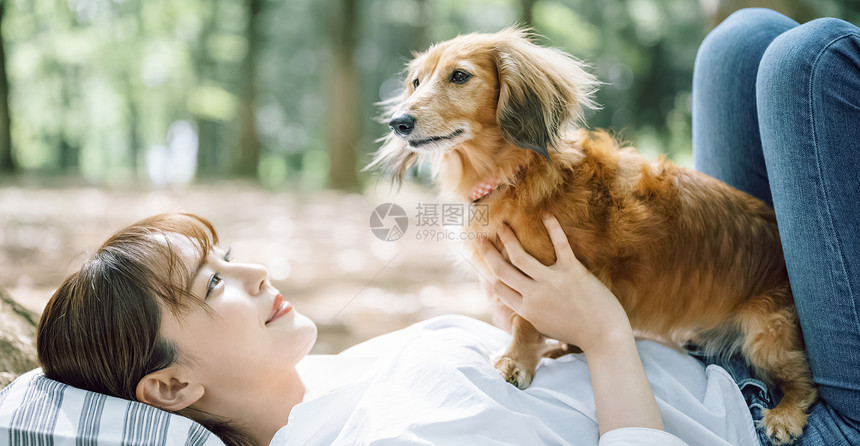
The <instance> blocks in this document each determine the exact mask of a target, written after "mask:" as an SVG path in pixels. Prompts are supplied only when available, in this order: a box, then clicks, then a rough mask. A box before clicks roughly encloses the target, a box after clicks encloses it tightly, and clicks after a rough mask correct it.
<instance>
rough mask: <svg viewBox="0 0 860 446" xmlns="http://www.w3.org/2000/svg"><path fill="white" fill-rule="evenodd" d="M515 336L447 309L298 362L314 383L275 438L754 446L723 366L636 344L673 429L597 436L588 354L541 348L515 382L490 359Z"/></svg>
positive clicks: (287, 441) (283, 441)
mask: <svg viewBox="0 0 860 446" xmlns="http://www.w3.org/2000/svg"><path fill="white" fill-rule="evenodd" d="M509 342H510V335H508V334H507V333H505V332H504V331H502V330H499V329H498V328H496V327H493V326H491V325H489V324H485V323H483V322H480V321H477V320H475V319H471V318H467V317H464V316H443V317H438V318H434V319H430V320H427V321H425V322H421V323H418V324H415V325H413V326H410V327H408V328H406V329H403V330H399V331H396V332H393V333H389V334H386V335H383V336H380V337H377V338H374V339H371V340H369V341H367V342H364V343H362V344H359V345H357V346H355V347H352V348H350V349H348V350H346V351H344V352H342V353H340V354H338V355H311V356H308V357H307V358H306V359H304V360H303V361H302V362H301V363H300V364H299V374H300V375H301V377H302V380H303V381H304V382H305V385H306V387H307V389H308V392H307V395H306V397H305V400H304V401H303V402H302V403H301V404H299V405H297V406H295V407H294V408H293V410H292V412H291V414H290V418H289V422H288V424H287V425H286V426H284V427H283V428H282V429H280V430H279V431H278V432H277V434H276V435H275V438H274V439H273V440H272V444H273V445H371V444H373V445H385V444H391V445H457V444H468V445H470V446H478V445H502V444H508V445H539V444H548V445H550V444H551V445H574V444H576V445H581V444H593V445H598V444H599V445H600V446H610V445H631V444H635V445H655V446H656V445H661V446H672V445H683V444H685V442H686V443H687V444H691V445H700V444H701V445H738V446H744V445H751V446H752V445H758V440H757V438H756V435H755V429H754V428H753V423H752V418H751V416H750V413H749V410H748V408H747V406H746V404H745V403H744V400H743V397H742V396H741V393H740V391H739V390H738V388H737V386H736V385H735V383H734V381H733V380H732V378H731V377H730V376H729V375H728V373H726V372H725V370H723V369H722V368H720V367H717V366H710V367H708V368H707V369H705V368H703V367H702V365H701V364H700V363H699V362H697V361H696V360H694V359H692V358H690V357H688V356H687V355H684V354H683V353H679V352H677V351H675V350H672V349H670V348H668V347H665V346H663V345H660V344H658V343H654V342H651V341H639V342H637V346H638V348H639V354H640V356H641V357H642V362H643V364H644V366H645V372H646V374H647V375H648V379H649V381H650V383H651V387H652V389H653V390H654V395H655V397H656V399H657V404H658V406H659V408H660V413H661V416H662V418H663V424H664V426H665V429H666V432H663V431H657V430H652V429H643V428H624V429H616V430H613V431H610V432H608V433H606V434H605V435H603V436H602V437H600V436H599V432H598V427H597V419H596V416H595V411H594V396H593V394H592V389H591V384H590V379H589V372H588V365H587V364H586V362H585V357H584V356H583V355H581V354H580V355H566V356H563V357H561V358H558V359H549V358H544V359H542V360H541V363H540V365H539V366H538V369H537V373H536V374H535V378H534V381H533V382H532V385H531V386H530V387H529V388H528V389H525V390H519V389H517V388H516V387H514V386H512V385H511V384H508V383H507V382H505V381H504V380H503V379H502V378H501V377H500V376H499V374H498V372H496V370H495V369H494V368H493V367H492V366H491V365H490V361H491V359H492V358H494V357H495V356H498V355H499V354H500V353H501V352H503V351H504V349H505V348H506V347H507V345H508V343H509Z"/></svg>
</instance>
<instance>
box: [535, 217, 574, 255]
mask: <svg viewBox="0 0 860 446" xmlns="http://www.w3.org/2000/svg"><path fill="white" fill-rule="evenodd" d="M543 225H544V226H546V230H547V232H548V233H549V238H550V240H552V246H554V247H555V258H556V262H558V263H574V264H577V265H581V263H579V261H578V260H577V259H576V256H575V255H574V254H573V249H572V248H571V247H570V242H568V241H567V234H565V233H564V229H562V228H561V223H559V222H558V220H557V219H556V218H555V216H553V215H552V214H549V213H545V214H543Z"/></svg>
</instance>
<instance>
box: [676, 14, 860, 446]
mask: <svg viewBox="0 0 860 446" xmlns="http://www.w3.org/2000/svg"><path fill="white" fill-rule="evenodd" d="M693 162H694V164H695V166H696V169H698V170H699V171H701V172H704V173H706V174H708V175H711V176H714V177H716V178H719V179H720V180H722V181H724V182H726V183H728V184H729V185H731V186H734V187H736V188H738V189H741V190H743V191H746V192H748V193H750V194H752V195H754V196H756V197H758V198H760V199H762V200H763V201H765V202H766V203H768V204H769V205H771V206H773V208H774V211H775V212H776V219H777V224H778V226H779V232H780V237H781V239H782V247H783V251H784V253H785V261H786V266H787V267H788V275H789V280H790V282H791V289H792V292H793V294H794V299H795V302H796V304H797V312H798V315H799V317H800V325H801V328H802V329H803V339H804V341H805V342H806V347H807V350H808V352H809V359H810V364H811V367H812V374H813V379H814V381H815V384H816V386H817V387H818V391H819V393H820V395H821V399H820V400H819V401H818V402H817V403H816V404H815V405H814V406H812V408H811V409H810V415H809V424H808V426H807V427H806V430H804V433H803V436H802V437H801V438H800V440H799V441H798V443H797V444H802V445H828V446H832V445H842V444H846V445H847V444H855V445H860V204H858V203H860V29H858V28H857V27H856V26H854V25H852V24H850V23H847V22H844V21H842V20H838V19H831V18H826V19H817V20H813V21H810V22H808V23H805V24H803V25H798V24H797V22H795V21H793V20H791V19H789V18H787V17H785V16H783V15H780V14H778V13H776V12H773V11H770V10H766V9H745V10H742V11H738V12H736V13H734V14H732V15H731V16H730V17H729V18H728V19H726V20H725V21H724V22H723V23H722V24H721V25H719V26H718V27H717V28H715V29H714V30H713V31H712V32H711V34H709V35H708V37H707V38H706V39H705V41H704V42H703V43H702V46H701V47H700V48H699V53H698V55H697V56H696V65H695V70H694V75H693ZM724 365H725V366H726V368H727V370H729V371H730V372H732V373H734V375H735V377H736V380H737V381H738V384H739V386H741V390H742V392H743V393H744V395H745V397H747V399H748V402H749V403H750V406H751V411H752V413H753V416H754V417H755V416H760V409H761V408H762V407H773V405H774V404H775V402H777V401H778V395H773V394H772V392H770V391H764V392H759V390H761V389H762V387H761V386H762V384H761V382H758V381H756V380H755V379H754V378H752V374H751V373H749V370H745V369H747V367H745V366H744V365H743V361H742V360H739V359H738V360H736V361H735V362H732V363H725V364H724ZM750 380H752V381H750ZM750 383H753V384H755V386H757V387H756V388H749V385H751V384H750ZM745 387H746V391H745ZM764 388H765V389H766V387H764ZM762 393H764V394H766V395H764V396H763V397H756V398H751V395H752V394H756V395H762ZM757 406H758V407H757ZM757 409H758V410H757ZM757 413H758V414H759V415H757ZM756 421H757V420H756ZM760 437H761V438H762V439H764V440H765V441H763V443H764V444H768V443H767V442H766V441H767V440H766V438H765V437H763V436H761V435H760Z"/></svg>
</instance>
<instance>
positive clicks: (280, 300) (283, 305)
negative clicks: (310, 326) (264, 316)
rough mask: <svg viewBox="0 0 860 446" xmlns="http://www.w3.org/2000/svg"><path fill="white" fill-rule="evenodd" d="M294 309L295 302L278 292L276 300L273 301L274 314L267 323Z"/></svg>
mask: <svg viewBox="0 0 860 446" xmlns="http://www.w3.org/2000/svg"><path fill="white" fill-rule="evenodd" d="M292 309H293V304H291V303H289V302H288V301H285V300H284V296H281V295H280V294H278V295H277V296H275V300H274V302H272V315H271V316H270V317H269V320H267V321H266V324H268V323H269V322H272V321H274V320H275V319H277V318H279V317H281V316H283V315H285V314H287V313H289V312H290V310H292Z"/></svg>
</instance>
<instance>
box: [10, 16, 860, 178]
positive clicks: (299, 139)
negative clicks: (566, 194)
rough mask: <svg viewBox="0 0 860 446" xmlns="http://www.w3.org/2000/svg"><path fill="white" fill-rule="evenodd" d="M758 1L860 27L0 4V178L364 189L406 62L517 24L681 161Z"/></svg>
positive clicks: (626, 121) (631, 136)
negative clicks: (460, 38)
mask: <svg viewBox="0 0 860 446" xmlns="http://www.w3.org/2000/svg"><path fill="white" fill-rule="evenodd" d="M749 6H764V7H770V8H773V9H776V10H779V11H781V12H783V13H785V14H787V15H789V16H791V17H792V18H794V19H796V20H798V21H800V22H804V21H807V20H809V19H812V18H815V17H819V16H836V17H840V18H843V19H846V20H848V21H852V22H854V23H857V22H858V19H860V7H858V2H857V1H856V0H851V1H847V0H845V1H839V0H820V1H817V0H769V1H759V2H754V1H750V0H699V1H694V0H688V1H681V0H678V1H669V0H666V1H659V0H602V1H599V2H597V1H592V0H289V1H285V0H281V1H275V0H242V1H236V0H181V1H177V0H146V1H144V0H3V1H2V3H0V172H6V173H7V174H8V173H9V172H15V171H17V172H18V173H17V175H24V176H31V175H40V176H50V175H70V176H78V175H79V176H81V177H83V178H84V179H85V181H87V182H90V183H94V184H100V185H120V184H132V185H134V184H142V185H147V184H153V185H156V186H165V185H169V184H174V183H184V182H188V181H192V180H193V179H194V178H198V179H204V180H205V179H207V178H209V179H217V178H226V177H231V176H238V177H248V178H252V179H255V180H258V181H260V182H261V183H262V184H263V185H265V186H267V187H272V188H285V187H290V188H309V189H313V188H319V187H334V188H339V189H345V190H356V189H358V188H360V186H361V183H362V182H363V181H365V180H366V179H367V177H366V175H367V174H360V173H359V169H360V168H361V167H362V166H363V165H364V164H365V163H366V162H367V160H368V159H369V154H370V153H371V152H373V151H374V150H375V148H376V146H377V144H376V143H375V142H374V141H375V139H376V138H378V137H380V136H382V135H384V134H385V132H386V131H387V128H386V127H385V126H384V125H382V124H379V123H377V122H376V121H374V119H373V117H374V116H376V115H377V114H378V109H377V108H376V107H375V105H374V104H375V103H376V102H378V101H380V100H381V99H384V98H386V97H388V96H390V95H392V94H394V92H396V91H397V89H398V88H399V87H400V85H401V81H400V78H399V74H400V73H401V71H402V68H403V66H404V63H405V62H406V61H407V60H408V59H409V58H410V57H411V56H410V53H411V52H412V51H420V50H424V49H425V48H426V47H427V46H428V45H429V44H430V43H431V42H436V41H440V40H445V39H449V38H451V37H454V36H456V35H457V34H461V33H466V32H472V31H483V32H492V31H496V30H499V29H501V28H503V27H506V26H509V25H511V24H514V23H522V24H527V25H529V26H532V27H534V29H535V30H536V31H537V32H538V33H540V34H541V35H542V36H544V37H543V39H542V41H541V42H540V43H542V44H547V45H553V46H556V47H559V48H562V49H564V50H566V51H568V52H570V53H572V54H574V55H575V56H577V57H579V58H582V59H584V60H586V61H588V62H589V63H590V64H591V66H592V67H593V70H594V71H595V72H596V73H597V75H598V76H599V77H600V79H601V80H602V81H604V82H606V85H605V86H604V88H603V89H602V90H601V91H600V93H599V95H598V101H599V102H600V103H601V104H603V108H602V109H601V110H599V111H596V112H594V113H592V114H591V115H590V116H589V117H588V119H589V125H590V126H592V127H605V128H611V129H614V130H615V131H616V132H618V133H619V134H620V135H621V136H622V138H624V139H625V140H627V141H629V142H630V143H633V144H635V145H636V146H637V147H638V148H639V149H640V150H641V151H642V152H644V153H645V154H646V155H648V156H654V155H656V154H657V153H667V154H669V156H670V157H672V158H674V159H675V160H676V161H678V162H680V163H682V164H689V163H690V145H691V132H690V86H691V79H692V68H693V60H694V58H695V54H696V50H697V48H698V45H699V44H700V43H701V41H702V39H703V38H704V36H705V35H706V34H707V32H708V30H709V29H711V28H712V27H713V26H715V25H716V24H717V23H719V22H720V21H721V20H722V19H724V18H725V17H726V16H727V15H728V14H730V13H731V12H732V11H734V10H736V9H739V8H742V7H749ZM7 99H8V101H7ZM363 175H364V176H363Z"/></svg>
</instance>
